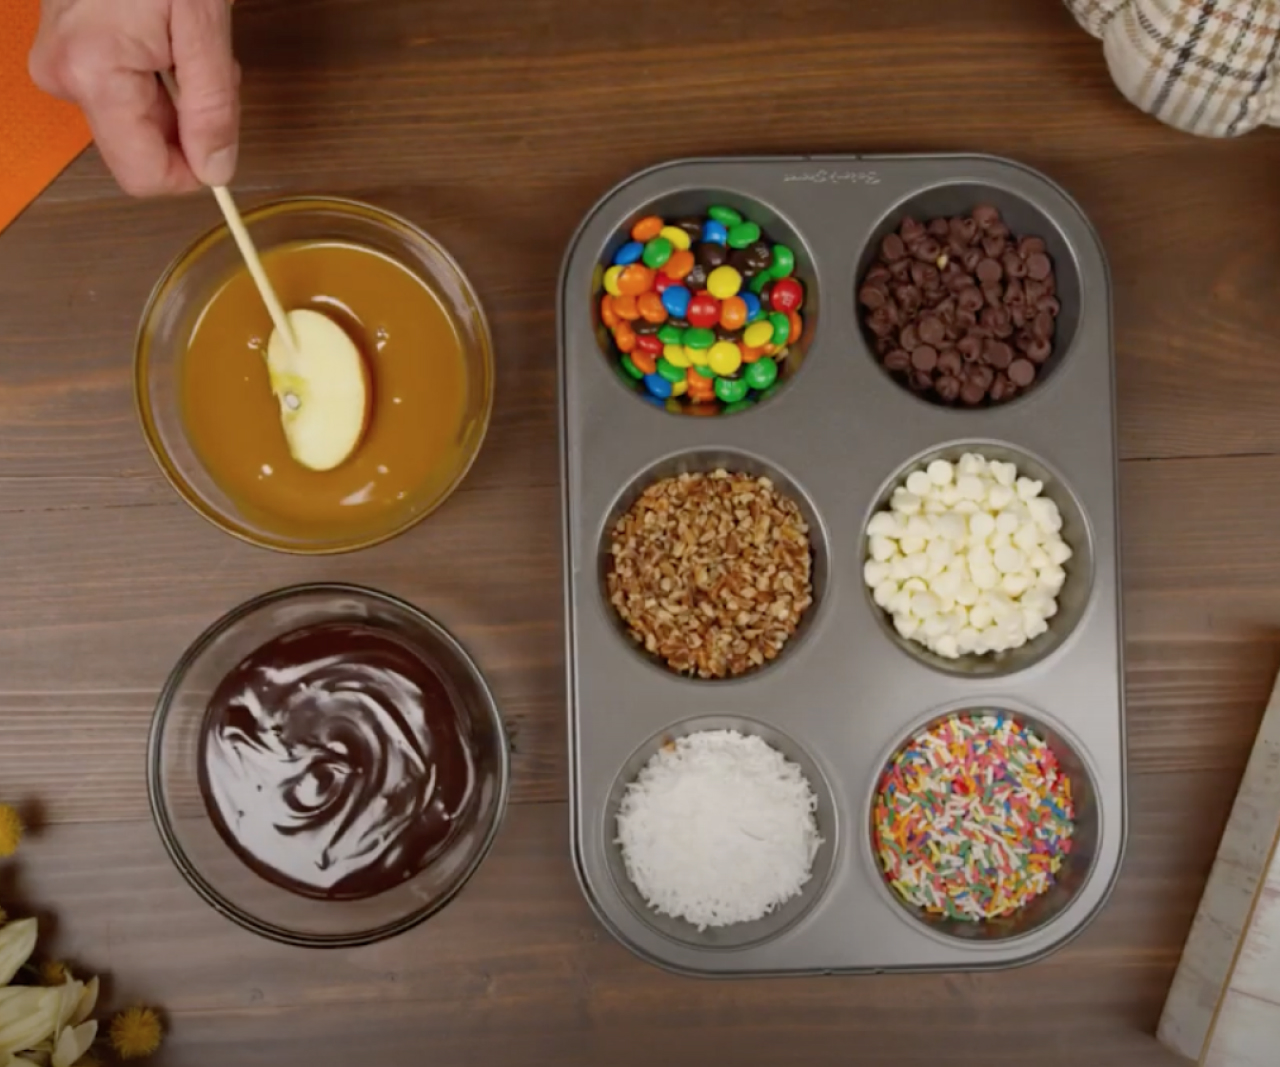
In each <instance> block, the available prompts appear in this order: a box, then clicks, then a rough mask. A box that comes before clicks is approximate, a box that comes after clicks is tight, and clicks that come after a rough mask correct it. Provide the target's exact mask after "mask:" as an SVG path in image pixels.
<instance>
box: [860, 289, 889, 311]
mask: <svg viewBox="0 0 1280 1067" xmlns="http://www.w3.org/2000/svg"><path fill="white" fill-rule="evenodd" d="M888 299H889V294H888V293H886V292H885V291H884V290H883V289H881V288H880V286H878V285H864V286H863V287H862V288H861V289H859V290H858V301H859V302H860V303H861V304H862V306H863V307H864V308H870V309H871V310H872V311H875V309H876V308H882V307H884V305H885V302H886V301H887V300H888Z"/></svg>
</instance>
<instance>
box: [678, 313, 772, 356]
mask: <svg viewBox="0 0 1280 1067" xmlns="http://www.w3.org/2000/svg"><path fill="white" fill-rule="evenodd" d="M785 317H786V316H785V315H784V316H783V318H785ZM774 332H775V333H776V332H777V330H775V331H774ZM681 342H682V343H683V344H684V346H685V348H697V349H703V348H710V347H711V346H712V345H713V344H715V343H716V335H715V334H714V333H713V332H712V331H711V330H708V329H706V328H705V327H703V326H690V327H689V328H688V329H687V330H685V331H684V333H683V334H682V335H681Z"/></svg>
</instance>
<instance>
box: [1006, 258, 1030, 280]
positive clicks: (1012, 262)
mask: <svg viewBox="0 0 1280 1067" xmlns="http://www.w3.org/2000/svg"><path fill="white" fill-rule="evenodd" d="M1000 262H1001V263H1002V264H1003V265H1004V272H1005V273H1006V274H1007V275H1009V277H1010V278H1025V277H1026V276H1027V265H1026V264H1025V263H1024V262H1023V261H1022V259H1021V258H1020V257H1019V255H1018V253H1017V252H1006V253H1005V254H1004V256H1003V257H1002V258H1001V260H1000Z"/></svg>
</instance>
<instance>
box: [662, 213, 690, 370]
mask: <svg viewBox="0 0 1280 1067" xmlns="http://www.w3.org/2000/svg"><path fill="white" fill-rule="evenodd" d="M682 232H683V231H682ZM662 358H663V359H665V360H666V361H667V362H668V363H670V364H671V365H672V366H673V367H687V366H689V365H690V364H691V363H692V362H693V361H692V360H691V359H690V358H689V353H688V352H687V351H686V350H685V347H684V345H667V346H666V347H665V348H664V349H663V350H662Z"/></svg>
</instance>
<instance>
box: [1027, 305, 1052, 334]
mask: <svg viewBox="0 0 1280 1067" xmlns="http://www.w3.org/2000/svg"><path fill="white" fill-rule="evenodd" d="M1031 332H1032V334H1034V335H1035V339H1036V340H1037V341H1048V340H1050V339H1051V338H1052V337H1053V316H1052V315H1050V314H1049V313H1048V312H1047V311H1042V312H1040V314H1039V315H1037V316H1036V319H1035V322H1033V323H1032V324H1031Z"/></svg>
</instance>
